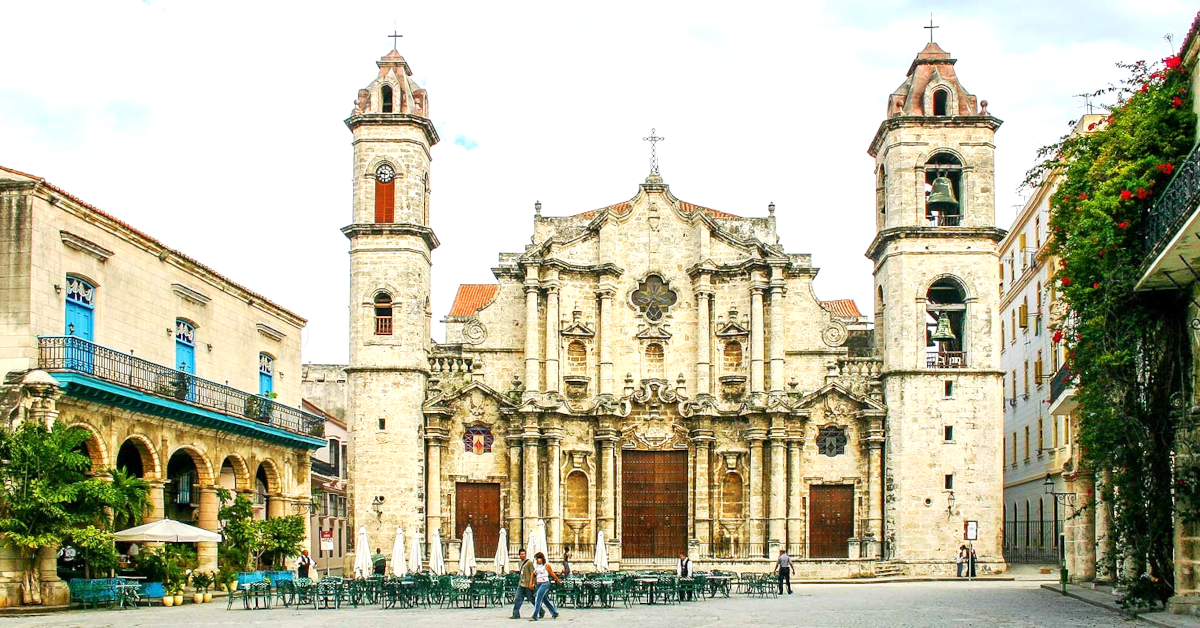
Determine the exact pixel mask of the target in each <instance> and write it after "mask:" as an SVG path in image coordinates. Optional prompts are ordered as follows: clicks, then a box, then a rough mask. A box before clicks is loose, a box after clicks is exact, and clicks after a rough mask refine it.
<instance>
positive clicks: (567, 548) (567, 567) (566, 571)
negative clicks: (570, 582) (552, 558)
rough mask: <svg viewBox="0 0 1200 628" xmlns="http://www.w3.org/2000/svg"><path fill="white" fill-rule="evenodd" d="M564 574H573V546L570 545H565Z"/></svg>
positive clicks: (565, 575) (564, 575)
mask: <svg viewBox="0 0 1200 628" xmlns="http://www.w3.org/2000/svg"><path fill="white" fill-rule="evenodd" d="M562 574H563V577H564V578H566V577H567V576H569V575H571V546H570V545H564V546H563V568H562Z"/></svg>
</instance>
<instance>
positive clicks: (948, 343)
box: [925, 277, 967, 368]
mask: <svg viewBox="0 0 1200 628" xmlns="http://www.w3.org/2000/svg"><path fill="white" fill-rule="evenodd" d="M966 303H967V291H966V289H964V288H963V286H962V284H961V283H959V282H958V280H957V279H954V278H951V277H943V278H942V279H939V280H937V281H935V282H933V284H932V285H930V286H929V290H928V291H927V292H926V293H925V329H926V331H925V366H926V367H928V368H964V367H966V366H967V354H966V352H965V351H963V347H965V346H966V338H964V334H965V333H966V327H965V322H966V315H967V304H966Z"/></svg>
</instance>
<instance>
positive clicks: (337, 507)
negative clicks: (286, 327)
mask: <svg viewBox="0 0 1200 628" xmlns="http://www.w3.org/2000/svg"><path fill="white" fill-rule="evenodd" d="M308 375H309V368H308V365H305V366H304V378H305V381H304V388H305V389H306V390H307V389H309V388H310V383H309V381H308V379H307V378H308ZM302 407H303V408H304V410H305V411H307V412H311V413H312V414H315V415H317V416H320V417H322V418H324V419H325V442H326V445H325V446H324V447H322V448H320V449H318V450H317V451H315V452H313V454H312V459H311V463H312V467H311V468H312V473H311V474H310V477H311V478H312V502H311V504H309V506H310V507H309V521H308V529H309V532H310V534H309V543H308V551H309V555H310V556H311V557H312V558H313V559H314V560H316V561H317V573H319V574H320V575H322V576H326V575H334V576H340V575H342V573H343V571H342V563H343V562H345V556H346V552H347V551H349V548H350V545H351V543H352V540H353V538H354V534H353V533H352V532H351V531H350V529H349V528H347V527H346V457H347V452H348V450H349V446H350V445H349V443H350V439H349V438H348V437H347V432H346V424H345V423H343V422H342V420H341V419H340V418H338V417H336V416H334V415H333V414H330V413H328V412H325V411H324V410H322V409H321V408H319V407H318V406H316V405H315V404H313V403H312V402H311V401H309V400H308V399H305V400H304V403H303V406H302Z"/></svg>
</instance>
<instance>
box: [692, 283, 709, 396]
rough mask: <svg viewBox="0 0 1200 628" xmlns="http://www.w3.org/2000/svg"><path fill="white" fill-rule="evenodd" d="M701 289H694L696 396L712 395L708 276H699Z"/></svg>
mask: <svg viewBox="0 0 1200 628" xmlns="http://www.w3.org/2000/svg"><path fill="white" fill-rule="evenodd" d="M700 280H701V287H697V288H696V394H697V395H704V394H708V395H711V394H712V380H711V377H710V376H711V375H712V365H711V364H710V363H709V356H710V355H712V350H711V348H710V347H709V345H710V343H711V342H712V324H711V322H710V320H709V312H710V311H711V310H710V308H709V304H710V303H711V302H712V291H711V290H709V289H708V286H707V283H708V276H707V275H701V278H700Z"/></svg>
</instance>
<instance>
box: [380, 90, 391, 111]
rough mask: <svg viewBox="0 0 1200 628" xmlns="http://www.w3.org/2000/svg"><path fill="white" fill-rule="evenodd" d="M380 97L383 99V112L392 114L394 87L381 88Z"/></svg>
mask: <svg viewBox="0 0 1200 628" xmlns="http://www.w3.org/2000/svg"><path fill="white" fill-rule="evenodd" d="M379 95H380V96H382V98H380V100H381V101H382V102H383V112H384V113H391V112H392V86H391V85H384V86H383V87H381V88H379Z"/></svg>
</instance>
